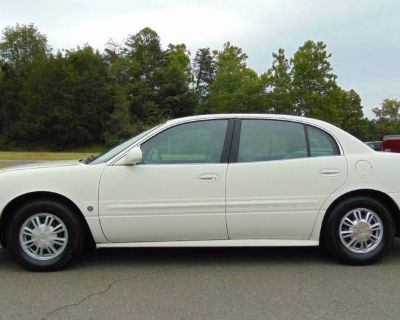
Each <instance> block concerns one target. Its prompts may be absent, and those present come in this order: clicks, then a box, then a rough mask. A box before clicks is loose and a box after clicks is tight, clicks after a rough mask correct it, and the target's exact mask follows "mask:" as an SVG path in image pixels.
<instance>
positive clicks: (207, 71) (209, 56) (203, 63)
mask: <svg viewBox="0 0 400 320" xmlns="http://www.w3.org/2000/svg"><path fill="white" fill-rule="evenodd" d="M215 69H216V61H215V54H214V53H213V52H212V51H211V50H210V48H201V49H198V50H197V52H196V56H195V58H194V60H193V77H194V81H195V91H196V93H197V95H198V97H199V100H200V102H203V101H204V100H205V99H206V98H207V96H208V95H209V87H210V85H211V83H212V82H213V81H214V79H215Z"/></svg>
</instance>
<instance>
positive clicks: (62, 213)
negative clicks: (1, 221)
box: [7, 200, 84, 271]
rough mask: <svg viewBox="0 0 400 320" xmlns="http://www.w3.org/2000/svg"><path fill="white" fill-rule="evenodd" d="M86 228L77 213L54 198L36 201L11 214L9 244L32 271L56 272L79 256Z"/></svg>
mask: <svg viewBox="0 0 400 320" xmlns="http://www.w3.org/2000/svg"><path fill="white" fill-rule="evenodd" d="M83 245H84V236H83V229H82V225H81V223H80V221H79V220H78V219H77V217H76V216H75V215H74V213H73V212H72V211H71V210H70V209H69V208H68V207H67V206H65V205H64V204H61V203H57V202H54V201H47V200H43V201H34V202H31V203H28V204H26V205H24V206H22V207H20V208H19V209H18V210H17V211H16V212H15V214H14V215H13V216H12V217H11V219H10V222H9V224H8V230H7V246H8V248H9V250H10V252H11V254H12V255H13V257H14V258H15V260H16V261H17V262H18V263H19V264H20V265H22V266H23V267H25V268H26V269H29V270H34V271H52V270H57V269H60V268H62V267H63V266H65V265H66V264H68V263H70V262H71V261H72V260H73V259H75V258H76V257H78V255H79V254H80V252H81V251H82V248H83Z"/></svg>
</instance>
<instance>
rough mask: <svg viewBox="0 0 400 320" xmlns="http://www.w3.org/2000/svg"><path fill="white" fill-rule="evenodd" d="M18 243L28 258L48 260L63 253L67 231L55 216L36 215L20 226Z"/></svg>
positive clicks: (49, 214)
mask: <svg viewBox="0 0 400 320" xmlns="http://www.w3.org/2000/svg"><path fill="white" fill-rule="evenodd" d="M19 241H20V244H21V247H22V250H24V252H25V253H26V254H27V255H28V256H30V257H32V258H34V259H37V260H50V259H54V258H55V257H57V256H58V255H60V254H61V252H63V251H64V249H65V247H66V246H67V242H68V231H67V227H66V226H65V224H64V222H62V221H61V219H59V218H58V217H56V216H55V215H53V214H51V213H38V214H35V215H33V216H31V217H29V218H28V219H27V220H26V221H25V222H24V223H23V224H22V226H21V229H20V232H19Z"/></svg>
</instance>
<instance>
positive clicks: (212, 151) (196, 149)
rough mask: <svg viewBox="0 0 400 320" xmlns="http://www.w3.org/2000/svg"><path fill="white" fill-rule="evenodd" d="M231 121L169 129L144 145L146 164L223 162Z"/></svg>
mask: <svg viewBox="0 0 400 320" xmlns="http://www.w3.org/2000/svg"><path fill="white" fill-rule="evenodd" d="M227 125H228V120H207V121H198V122H190V123H186V124H181V125H178V126H175V127H172V128H171V129H167V130H165V131H163V132H161V133H160V134H158V135H157V136H155V137H153V138H151V139H150V140H148V141H146V142H145V143H144V144H143V145H142V146H141V149H142V152H143V163H145V164H173V163H216V162H220V161H221V156H222V149H223V146H224V141H225V134H226V128H227Z"/></svg>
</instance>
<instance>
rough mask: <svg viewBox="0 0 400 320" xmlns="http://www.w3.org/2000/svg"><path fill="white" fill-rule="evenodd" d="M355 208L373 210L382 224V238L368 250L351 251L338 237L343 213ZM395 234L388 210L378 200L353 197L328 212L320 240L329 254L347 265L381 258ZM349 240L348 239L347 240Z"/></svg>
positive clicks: (363, 263)
mask: <svg viewBox="0 0 400 320" xmlns="http://www.w3.org/2000/svg"><path fill="white" fill-rule="evenodd" d="M357 208H365V209H367V210H371V211H373V212H374V213H375V214H376V215H377V216H378V217H379V219H380V220H381V222H382V223H381V224H382V226H383V231H382V238H381V240H380V242H377V243H379V244H377V245H376V247H375V248H374V249H372V247H371V251H369V252H352V251H351V250H350V249H348V248H347V247H346V246H345V245H344V244H343V243H342V240H341V239H340V236H339V230H340V224H341V221H342V219H343V218H344V217H345V215H346V214H347V213H348V212H350V211H352V210H354V209H357ZM394 235H395V226H394V220H393V217H392V215H391V214H390V212H389V210H388V209H387V208H386V207H385V206H384V205H383V204H382V203H381V202H379V201H377V200H375V199H373V198H370V197H364V196H359V197H354V198H349V199H345V200H343V201H342V202H340V203H339V204H338V205H336V207H335V208H334V209H333V210H332V211H331V212H330V214H329V216H328V217H327V220H326V223H325V224H324V229H323V234H322V236H323V238H322V242H323V245H324V247H325V249H326V250H327V251H328V252H329V253H330V255H331V256H333V257H334V258H336V259H338V260H339V261H341V262H342V263H345V264H349V265H368V264H372V263H375V262H377V261H379V260H380V259H382V258H383V257H384V256H385V255H386V254H387V253H388V252H389V250H390V248H391V246H392V243H393V239H394ZM349 241H350V240H349Z"/></svg>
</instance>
